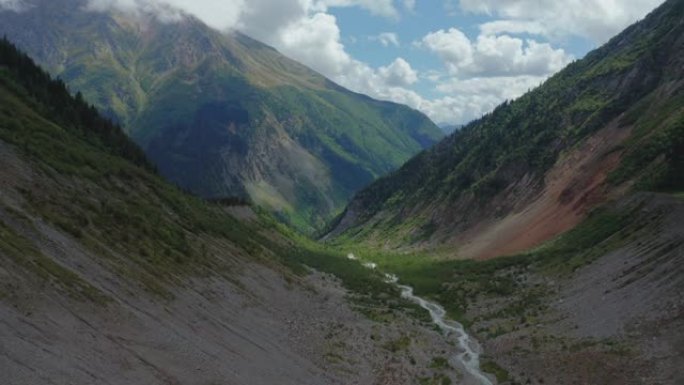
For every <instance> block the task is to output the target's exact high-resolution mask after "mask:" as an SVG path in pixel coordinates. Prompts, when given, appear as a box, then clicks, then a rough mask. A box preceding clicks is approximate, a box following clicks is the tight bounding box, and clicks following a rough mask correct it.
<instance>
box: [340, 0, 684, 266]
mask: <svg viewBox="0 0 684 385" xmlns="http://www.w3.org/2000/svg"><path fill="white" fill-rule="evenodd" d="M683 64H684V3H683V2H681V1H668V2H666V3H665V4H664V5H662V6H661V7H660V8H659V9H657V10H656V11H654V12H653V13H652V14H650V15H649V16H648V17H647V18H646V19H645V20H643V21H641V22H639V23H637V24H635V25H633V26H632V27H630V28H628V29H627V30H626V31H624V32H623V33H621V34H620V35H619V36H617V37H615V38H614V39H612V40H611V41H610V42H609V43H607V44H606V45H605V46H604V47H601V48H600V49H598V50H596V51H594V52H591V53H590V54H588V55H587V57H586V58H584V59H582V60H580V61H577V62H575V63H572V64H571V65H569V66H568V67H567V68H566V69H564V70H563V71H561V72H560V73H559V74H557V75H555V76H553V77H552V78H551V79H549V80H548V81H547V82H546V83H545V84H543V85H542V86H540V87H539V88H537V89H535V90H533V91H531V92H529V93H528V94H526V95H524V96H522V97H521V98H519V99H517V100H515V101H512V102H509V103H505V104H503V105H501V106H499V107H498V108H496V109H495V110H494V111H493V112H492V113H491V114H488V115H487V116H485V117H483V118H482V119H480V120H478V121H475V122H472V123H471V124H469V125H467V126H466V127H464V128H463V129H461V130H460V131H458V132H457V133H455V134H453V135H452V136H450V137H448V138H447V139H445V140H443V141H442V142H440V143H439V144H438V145H436V146H435V147H433V148H432V149H430V150H427V151H425V152H423V153H421V154H420V155H418V156H416V157H415V158H413V159H412V160H410V161H409V162H408V163H406V164H405V165H404V166H403V167H402V168H401V169H400V170H398V171H397V172H395V173H393V174H391V175H389V176H387V177H385V178H382V179H381V180H379V181H377V182H376V183H374V184H373V185H371V186H370V187H369V188H367V189H365V190H363V191H362V192H360V193H359V194H357V195H356V197H355V198H354V200H353V201H352V203H351V204H350V205H349V206H348V208H347V210H346V212H345V213H344V215H342V216H341V217H340V218H339V219H338V220H337V221H336V222H335V224H334V226H333V229H332V231H331V233H330V235H329V236H328V237H342V238H343V239H354V240H365V241H367V242H369V243H372V244H378V245H388V244H389V245H393V246H395V247H401V246H407V245H409V246H413V247H422V248H440V249H443V251H444V252H445V253H448V254H450V255H454V254H459V255H461V256H466V257H492V256H496V255H501V254H512V253H516V252H519V251H522V250H525V249H528V248H530V247H533V246H536V245H538V244H540V243H541V242H543V241H546V240H548V239H551V238H553V237H555V236H556V235H558V234H560V233H562V232H564V231H567V230H568V229H570V228H572V227H574V226H575V225H576V224H578V223H579V222H581V221H582V219H583V218H584V217H585V216H586V214H587V213H588V212H589V211H590V210H591V209H592V208H593V207H595V206H596V205H597V204H600V203H601V202H604V201H606V200H608V199H612V198H616V197H619V196H622V195H624V194H625V192H627V191H630V190H632V189H634V188H636V189H668V190H677V189H680V190H681V189H684V180H683V179H684V177H683V176H682V175H683V171H684V167H683V166H684V163H683V158H684V65H683Z"/></svg>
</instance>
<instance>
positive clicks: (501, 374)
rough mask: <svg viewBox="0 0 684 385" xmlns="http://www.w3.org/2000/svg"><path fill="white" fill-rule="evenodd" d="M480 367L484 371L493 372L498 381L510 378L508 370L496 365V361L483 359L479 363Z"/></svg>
mask: <svg viewBox="0 0 684 385" xmlns="http://www.w3.org/2000/svg"><path fill="white" fill-rule="evenodd" d="M480 368H481V369H482V371H484V372H486V373H489V374H493V375H494V376H495V377H496V381H497V382H498V383H503V382H506V381H508V380H509V379H510V375H509V374H508V371H507V370H506V369H504V368H502V367H501V366H499V365H497V363H496V362H494V361H489V360H487V361H484V362H482V363H481V364H480Z"/></svg>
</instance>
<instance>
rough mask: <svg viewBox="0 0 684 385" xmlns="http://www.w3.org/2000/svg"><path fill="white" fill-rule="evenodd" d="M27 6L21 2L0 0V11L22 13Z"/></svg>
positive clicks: (21, 0)
mask: <svg viewBox="0 0 684 385" xmlns="http://www.w3.org/2000/svg"><path fill="white" fill-rule="evenodd" d="M26 7H28V5H27V4H26V3H25V2H24V1H23V0H0V11H4V10H9V11H15V12H19V11H23V10H25V9H26Z"/></svg>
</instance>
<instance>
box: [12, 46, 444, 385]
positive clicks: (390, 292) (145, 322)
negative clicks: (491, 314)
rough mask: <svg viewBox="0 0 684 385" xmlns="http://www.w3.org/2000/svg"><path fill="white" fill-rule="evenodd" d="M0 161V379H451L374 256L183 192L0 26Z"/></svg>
mask: <svg viewBox="0 0 684 385" xmlns="http://www.w3.org/2000/svg"><path fill="white" fill-rule="evenodd" d="M0 164H1V165H2V167H0V341H2V342H1V343H0V373H2V383H6V384H55V383H65V384H66V383H68V384H84V385H86V384H93V383H103V384H104V383H107V384H145V385H149V384H198V385H200V384H215V383H221V384H236V385H237V384H246V383H247V384H273V383H278V384H349V383H358V384H376V383H392V384H412V383H415V382H416V378H417V377H419V376H440V377H439V378H450V379H452V380H455V379H456V376H457V372H455V371H452V370H449V371H448V372H446V373H445V369H444V368H433V367H431V362H432V360H433V358H434V357H441V355H442V354H443V353H442V351H447V350H449V349H450V346H449V344H448V343H447V341H446V340H445V339H444V338H443V336H441V335H440V334H439V333H437V332H436V331H434V330H432V329H431V328H429V327H426V326H425V325H423V324H422V323H420V322H417V319H416V316H419V314H417V313H415V309H414V307H410V306H407V304H406V303H405V302H404V301H401V300H400V299H399V297H398V291H397V290H396V289H395V288H394V287H393V286H391V285H387V284H385V283H383V281H382V277H381V276H379V274H377V273H374V272H371V271H370V270H367V269H364V268H363V267H362V266H360V265H358V264H356V263H355V262H352V261H348V260H347V259H346V258H343V257H342V256H339V255H334V254H329V253H328V254H321V253H322V251H312V250H309V249H307V248H305V247H303V245H302V244H301V241H298V240H295V239H293V238H292V235H288V233H287V232H286V231H285V230H282V229H281V228H280V227H279V226H278V225H277V224H276V223H275V222H274V221H272V220H270V219H269V218H268V217H265V216H261V215H258V214H256V213H255V212H254V211H252V210H251V209H250V208H249V207H245V206H235V207H231V206H223V205H218V204H214V203H209V202H207V201H204V200H200V199H197V198H194V197H192V196H188V195H185V194H183V193H182V192H180V191H179V190H178V189H176V188H175V187H173V186H171V185H169V184H167V183H166V182H164V181H163V180H162V179H161V178H160V177H159V176H157V175H155V174H154V173H153V172H152V171H151V169H152V167H151V166H149V164H148V163H147V162H146V160H145V157H144V156H143V155H142V152H141V150H140V149H139V148H138V147H136V146H135V145H134V144H133V143H132V142H131V141H130V140H129V139H128V137H127V136H126V135H125V134H123V133H122V132H121V130H120V129H119V128H118V127H116V126H115V125H113V124H111V123H109V122H108V121H107V120H105V119H102V118H101V117H100V116H99V115H98V114H97V112H96V111H95V110H94V109H93V108H92V107H91V106H89V105H88V104H86V103H84V102H83V101H82V100H81V98H79V97H77V98H72V97H71V96H70V95H69V94H68V93H67V91H66V89H65V86H64V84H63V83H62V82H57V81H52V80H51V79H50V77H49V76H48V75H47V74H46V73H45V72H43V71H41V70H40V69H38V68H37V67H36V66H35V65H34V64H33V62H32V60H31V59H29V58H28V57H27V56H25V55H23V54H21V53H19V52H18V51H17V50H16V49H15V48H14V47H13V46H12V45H11V44H9V43H7V42H6V41H4V40H2V41H0ZM303 264H306V265H308V266H311V267H317V268H319V270H322V271H328V272H330V271H332V270H333V267H334V270H335V271H337V272H338V273H339V277H341V278H342V281H341V282H340V281H338V280H336V279H335V278H334V277H331V276H329V275H326V274H322V273H319V272H316V273H311V274H310V273H309V271H310V270H309V269H308V268H305V266H304V265H303ZM341 284H343V285H344V286H341ZM358 293H364V294H363V295H361V294H358ZM350 299H351V300H350ZM362 312H363V313H362ZM362 314H365V315H368V316H371V315H375V316H376V317H378V319H382V320H383V323H382V326H380V325H381V324H380V323H377V322H374V321H372V320H371V319H370V318H368V317H365V316H363V315H362ZM397 341H399V342H397ZM414 341H415V342H414ZM418 341H420V344H419V343H418ZM396 346H399V347H398V348H395V347H396Z"/></svg>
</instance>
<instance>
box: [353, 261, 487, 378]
mask: <svg viewBox="0 0 684 385" xmlns="http://www.w3.org/2000/svg"><path fill="white" fill-rule="evenodd" d="M347 258H349V259H351V260H358V259H357V258H356V256H355V255H354V254H349V255H348V256H347ZM363 266H365V267H366V268H369V269H373V270H375V269H376V268H377V265H376V264H375V263H372V262H365V263H363ZM385 278H386V281H387V282H388V283H392V284H394V285H396V286H397V287H398V288H399V289H400V290H401V296H402V297H403V298H406V299H408V300H409V301H411V302H414V303H416V304H418V305H419V306H420V307H422V308H423V309H425V310H427V311H428V312H429V313H430V317H432V322H434V323H435V325H437V326H438V327H439V328H440V329H441V330H442V331H443V332H444V333H445V334H446V336H447V337H451V336H455V337H456V346H457V348H458V352H457V353H455V354H454V356H453V357H452V358H451V360H450V362H451V363H452V365H454V364H455V365H456V366H457V367H461V368H463V369H465V371H466V372H468V374H470V375H471V376H472V377H473V379H474V380H475V381H477V383H478V384H479V385H494V384H493V383H492V381H491V380H490V379H489V378H487V376H486V375H485V374H484V373H483V372H482V370H481V369H480V354H481V348H480V345H479V344H478V343H477V341H475V340H474V339H472V338H470V336H469V335H468V333H466V331H465V329H464V328H463V325H461V324H460V323H458V322H456V321H452V320H449V319H447V318H446V310H444V308H443V307H442V306H440V305H439V304H437V303H435V302H430V301H428V300H426V299H424V298H421V297H418V296H416V295H415V294H414V293H413V288H412V287H410V286H406V285H401V284H399V277H397V276H395V275H391V274H385Z"/></svg>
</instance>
